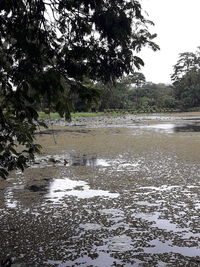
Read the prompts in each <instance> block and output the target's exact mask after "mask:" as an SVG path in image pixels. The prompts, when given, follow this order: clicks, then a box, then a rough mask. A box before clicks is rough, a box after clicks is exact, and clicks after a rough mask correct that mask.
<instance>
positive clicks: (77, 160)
mask: <svg viewBox="0 0 200 267" xmlns="http://www.w3.org/2000/svg"><path fill="white" fill-rule="evenodd" d="M96 165H97V157H96V156H92V157H88V156H85V155H83V156H82V157H73V158H72V166H91V167H94V166H96Z"/></svg>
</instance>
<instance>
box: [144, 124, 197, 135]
mask: <svg viewBox="0 0 200 267" xmlns="http://www.w3.org/2000/svg"><path fill="white" fill-rule="evenodd" d="M141 128H145V129H154V130H157V131H163V132H166V133H179V132H200V124H199V123H194V124H178V123H176V124H175V123H160V124H152V125H146V126H141Z"/></svg>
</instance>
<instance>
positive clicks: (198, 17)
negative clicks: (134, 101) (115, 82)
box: [141, 0, 200, 83]
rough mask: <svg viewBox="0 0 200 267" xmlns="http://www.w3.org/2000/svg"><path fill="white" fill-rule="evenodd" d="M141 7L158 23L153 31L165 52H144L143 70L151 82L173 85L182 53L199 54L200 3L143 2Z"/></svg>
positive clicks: (182, 0) (188, 0)
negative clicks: (172, 74)
mask: <svg viewBox="0 0 200 267" xmlns="http://www.w3.org/2000/svg"><path fill="white" fill-rule="evenodd" d="M141 4H142V7H143V8H144V9H145V10H146V11H147V12H148V14H149V19H150V20H152V21H153V22H154V23H155V26H154V27H153V29H152V30H151V32H152V33H153V32H155V33H157V34H158V37H157V38H156V43H157V44H158V45H159V46H160V49H161V50H160V51H158V52H152V51H151V50H150V49H147V48H145V49H144V50H143V52H142V59H143V60H144V62H145V67H144V68H143V69H142V70H141V71H142V72H143V73H144V75H145V76H146V79H147V81H152V82H155V83H159V82H163V83H170V82H171V80H170V74H171V73H172V71H173V68H172V66H173V65H174V64H176V61H177V59H178V54H179V53H182V52H195V51H196V48H197V47H198V46H200V30H199V28H200V0H141Z"/></svg>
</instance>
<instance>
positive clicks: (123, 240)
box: [108, 235, 133, 252]
mask: <svg viewBox="0 0 200 267" xmlns="http://www.w3.org/2000/svg"><path fill="white" fill-rule="evenodd" d="M131 243H132V240H131V237H129V236H127V235H121V236H114V237H112V238H111V239H110V241H109V244H108V248H109V250H110V251H118V252H124V251H129V250H132V249H133V247H132V246H131Z"/></svg>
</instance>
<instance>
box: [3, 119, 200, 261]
mask: <svg viewBox="0 0 200 267" xmlns="http://www.w3.org/2000/svg"><path fill="white" fill-rule="evenodd" d="M199 121H200V114H176V115H173V116H172V115H166V116H160V115H154V116H125V117H121V118H109V117H108V118H94V119H91V118H89V119H88V120H87V119H85V118H84V119H83V120H80V119H79V120H76V121H73V123H72V124H70V125H64V124H63V122H59V121H57V122H56V123H55V124H57V126H54V127H53V132H54V137H53V135H52V131H45V132H43V133H41V134H39V135H38V142H40V143H41V144H42V145H43V153H42V154H41V155H38V156H37V158H36V161H35V163H33V164H32V166H31V167H30V168H29V169H27V170H26V171H25V172H24V173H23V174H22V173H20V172H16V173H13V174H11V176H10V177H9V179H8V180H7V181H1V182H0V260H5V259H8V258H10V259H11V260H12V261H13V266H200V217H199V215H200V153H199V150H200V130H199V127H200V126H199ZM59 123H60V124H62V125H63V126H62V127H61V126H60V125H59ZM54 139H55V140H56V142H55V140H54Z"/></svg>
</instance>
